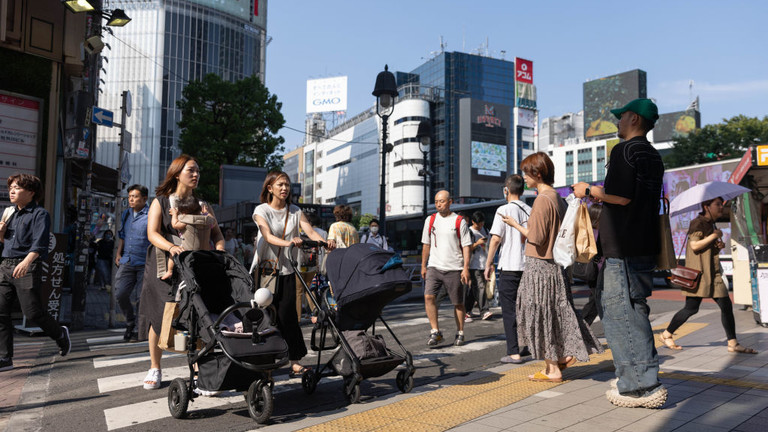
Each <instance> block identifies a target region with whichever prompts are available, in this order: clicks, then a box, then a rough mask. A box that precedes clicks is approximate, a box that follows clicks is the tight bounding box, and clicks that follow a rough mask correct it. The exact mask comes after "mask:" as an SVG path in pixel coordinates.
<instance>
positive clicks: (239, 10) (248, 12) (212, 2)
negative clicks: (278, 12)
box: [190, 0, 267, 28]
mask: <svg viewBox="0 0 768 432" xmlns="http://www.w3.org/2000/svg"><path fill="white" fill-rule="evenodd" d="M190 1H191V2H192V3H197V4H200V5H203V6H206V7H209V8H211V9H216V10H217V11H220V12H224V13H226V14H229V15H232V16H235V17H237V18H239V19H241V20H243V21H251V22H253V23H254V24H256V25H258V26H259V27H262V28H264V27H266V16H267V1H266V0H261V1H259V0H190Z"/></svg>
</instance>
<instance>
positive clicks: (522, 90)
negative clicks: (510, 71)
mask: <svg viewBox="0 0 768 432" xmlns="http://www.w3.org/2000/svg"><path fill="white" fill-rule="evenodd" d="M515 106H518V107H523V108H532V109H535V108H536V87H534V86H533V62H532V61H530V60H525V59H521V58H519V57H515Z"/></svg>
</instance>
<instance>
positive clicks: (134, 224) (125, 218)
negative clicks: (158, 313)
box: [115, 184, 149, 341]
mask: <svg viewBox="0 0 768 432" xmlns="http://www.w3.org/2000/svg"><path fill="white" fill-rule="evenodd" d="M148 197H149V190H147V187H146V186H142V185H138V184H135V185H132V186H130V187H128V206H129V207H130V208H128V209H126V210H125V211H124V212H123V214H122V215H121V217H120V220H121V223H122V226H121V227H120V231H118V236H119V237H120V240H119V241H118V244H117V255H116V256H115V264H116V265H117V274H116V275H115V293H116V296H117V304H118V305H119V306H120V310H122V311H123V315H125V321H126V327H125V334H124V335H123V339H124V340H125V341H129V340H131V338H133V337H134V333H133V330H134V329H135V328H136V314H135V312H134V310H133V304H131V293H133V291H134V290H135V291H136V296H137V297H140V296H141V286H142V283H143V282H144V261H145V260H146V259H147V248H148V247H149V239H147V215H148V214H149V206H148V205H147V198H148ZM136 309H137V310H138V309H139V305H138V303H137V304H136Z"/></svg>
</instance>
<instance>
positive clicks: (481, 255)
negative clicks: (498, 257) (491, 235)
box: [469, 227, 488, 270]
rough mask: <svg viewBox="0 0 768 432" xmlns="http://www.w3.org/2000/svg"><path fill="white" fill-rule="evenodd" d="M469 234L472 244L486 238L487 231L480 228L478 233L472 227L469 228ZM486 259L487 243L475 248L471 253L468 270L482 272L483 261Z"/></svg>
mask: <svg viewBox="0 0 768 432" xmlns="http://www.w3.org/2000/svg"><path fill="white" fill-rule="evenodd" d="M469 232H470V234H472V244H474V243H476V242H477V241H478V240H480V239H484V238H488V231H486V230H485V228H480V231H478V230H476V229H475V228H474V227H469ZM486 258H488V242H487V241H486V243H485V244H482V245H480V246H478V247H477V248H475V250H474V251H473V252H472V256H471V257H470V259H469V269H470V270H483V269H485V259H486Z"/></svg>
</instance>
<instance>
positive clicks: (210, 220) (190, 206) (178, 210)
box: [157, 195, 216, 280]
mask: <svg viewBox="0 0 768 432" xmlns="http://www.w3.org/2000/svg"><path fill="white" fill-rule="evenodd" d="M170 211H171V226H172V227H173V228H174V229H175V230H177V231H178V232H179V235H180V236H181V247H182V248H183V249H184V250H188V251H189V250H210V249H211V228H213V227H214V226H216V218H214V217H213V216H211V215H210V214H208V212H207V211H204V209H203V206H202V205H200V201H198V200H197V198H195V197H194V196H192V195H190V196H188V197H185V198H176V199H173V200H171V210H170ZM173 265H174V264H173V260H167V259H166V258H165V253H160V251H159V250H158V254H157V277H158V278H160V279H162V280H166V279H168V278H170V277H171V276H172V275H173Z"/></svg>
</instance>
